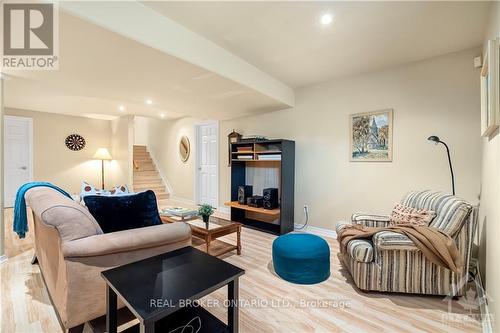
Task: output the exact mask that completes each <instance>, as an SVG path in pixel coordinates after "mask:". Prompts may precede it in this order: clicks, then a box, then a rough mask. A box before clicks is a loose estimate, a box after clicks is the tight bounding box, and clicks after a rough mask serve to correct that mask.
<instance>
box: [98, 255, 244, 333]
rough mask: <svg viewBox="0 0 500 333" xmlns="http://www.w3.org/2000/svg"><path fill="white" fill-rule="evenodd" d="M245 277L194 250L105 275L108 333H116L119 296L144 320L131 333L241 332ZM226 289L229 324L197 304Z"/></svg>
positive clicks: (222, 262) (128, 266) (104, 273)
mask: <svg viewBox="0 0 500 333" xmlns="http://www.w3.org/2000/svg"><path fill="white" fill-rule="evenodd" d="M243 274H245V271H244V270H242V269H240V268H238V267H236V266H234V265H231V264H229V263H227V262H225V261H224V260H221V259H218V258H216V257H213V256H211V255H208V254H206V253H204V252H202V251H200V250H197V249H195V248H193V247H191V246H188V247H184V248H182V249H179V250H175V251H172V252H168V253H164V254H161V255H158V256H155V257H151V258H147V259H144V260H141V261H137V262H134V263H131V264H127V265H124V266H120V267H116V268H113V269H110V270H107V271H104V272H102V273H101V275H102V277H103V278H104V280H105V281H106V290H107V293H106V304H107V316H106V329H107V332H108V333H116V330H117V310H116V307H117V296H119V297H120V299H121V300H122V301H123V303H124V304H125V305H126V306H127V307H128V308H129V310H130V311H131V312H132V313H133V314H134V315H135V316H136V317H137V319H139V325H135V326H133V327H131V328H129V329H127V330H126V332H127V333H129V332H141V333H151V332H155V331H156V332H162V333H179V332H200V333H201V332H210V333H216V332H238V306H237V305H238V278H239V277H240V276H241V275H243ZM225 285H227V286H228V301H229V302H228V304H226V305H229V306H228V315H227V324H225V323H223V322H222V321H220V320H219V319H218V318H216V317H215V316H213V315H212V314H211V313H210V312H208V311H207V310H205V309H204V308H203V307H201V306H200V305H199V304H198V303H197V302H196V300H198V299H200V298H201V297H203V296H206V295H208V294H210V293H212V292H214V291H215V290H217V289H219V288H221V287H223V286H225ZM183 328H185V329H184V330H183ZM188 328H189V329H188ZM191 328H192V329H191ZM198 328H199V330H198ZM186 329H188V330H186Z"/></svg>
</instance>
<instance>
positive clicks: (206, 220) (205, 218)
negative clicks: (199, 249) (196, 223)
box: [202, 215, 210, 229]
mask: <svg viewBox="0 0 500 333" xmlns="http://www.w3.org/2000/svg"><path fill="white" fill-rule="evenodd" d="M202 218H203V222H205V226H206V227H207V229H208V220H209V219H210V215H203V216H202Z"/></svg>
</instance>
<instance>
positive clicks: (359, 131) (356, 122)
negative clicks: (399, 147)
mask: <svg viewBox="0 0 500 333" xmlns="http://www.w3.org/2000/svg"><path fill="white" fill-rule="evenodd" d="M350 160H351V161H352V162H390V161H392V109H387V110H380V111H373V112H366V113H358V114H353V115H351V116H350Z"/></svg>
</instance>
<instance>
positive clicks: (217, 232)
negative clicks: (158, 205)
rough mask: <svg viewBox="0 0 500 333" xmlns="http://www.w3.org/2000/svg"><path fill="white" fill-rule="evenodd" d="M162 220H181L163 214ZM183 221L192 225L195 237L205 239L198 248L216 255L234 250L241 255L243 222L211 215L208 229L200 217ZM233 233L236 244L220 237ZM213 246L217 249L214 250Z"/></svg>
mask: <svg viewBox="0 0 500 333" xmlns="http://www.w3.org/2000/svg"><path fill="white" fill-rule="evenodd" d="M161 220H162V221H163V222H164V223H175V222H181V221H180V220H177V219H175V218H173V217H171V216H161ZM183 222H185V223H187V224H188V225H189V226H190V227H191V233H192V235H193V236H194V237H196V238H198V239H201V240H202V241H203V243H202V244H203V246H196V247H197V248H200V249H201V248H204V250H205V252H206V253H208V254H211V255H214V256H220V255H222V254H225V253H227V252H231V251H233V250H236V253H237V254H238V255H241V223H238V222H233V221H230V220H225V219H221V218H218V217H213V216H211V217H210V220H209V226H208V229H207V227H206V224H205V222H203V221H202V220H200V219H198V218H194V219H190V220H185V221H183ZM232 233H236V245H234V244H229V243H226V242H224V241H221V240H219V239H218V238H220V237H223V236H226V235H229V234H232ZM212 248H215V249H213V250H212Z"/></svg>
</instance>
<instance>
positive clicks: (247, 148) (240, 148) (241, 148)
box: [236, 146, 253, 152]
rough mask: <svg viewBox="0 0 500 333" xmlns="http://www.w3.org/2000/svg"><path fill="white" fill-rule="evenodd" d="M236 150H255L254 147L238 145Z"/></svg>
mask: <svg viewBox="0 0 500 333" xmlns="http://www.w3.org/2000/svg"><path fill="white" fill-rule="evenodd" d="M236 150H237V151H238V152H241V151H252V150H253V147H245V146H244V147H236Z"/></svg>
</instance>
